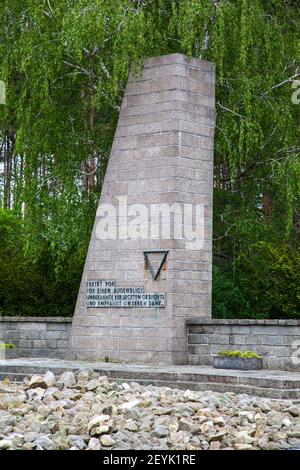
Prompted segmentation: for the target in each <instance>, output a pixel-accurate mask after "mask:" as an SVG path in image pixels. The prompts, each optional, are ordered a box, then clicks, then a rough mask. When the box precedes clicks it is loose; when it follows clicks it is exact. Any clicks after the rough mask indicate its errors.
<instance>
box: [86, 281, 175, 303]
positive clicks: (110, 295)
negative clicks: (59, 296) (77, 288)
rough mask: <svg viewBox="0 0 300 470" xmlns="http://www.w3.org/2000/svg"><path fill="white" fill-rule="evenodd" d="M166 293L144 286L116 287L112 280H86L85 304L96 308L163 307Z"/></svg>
mask: <svg viewBox="0 0 300 470" xmlns="http://www.w3.org/2000/svg"><path fill="white" fill-rule="evenodd" d="M165 305H166V294H162V293H160V292H154V293H148V292H145V290H144V287H117V286H116V284H115V281H113V280H100V281H86V306H87V307H89V308H91V307H94V308H95V307H96V308H110V307H119V308H129V307H130V308H155V307H156V308H157V307H158V308H164V307H165Z"/></svg>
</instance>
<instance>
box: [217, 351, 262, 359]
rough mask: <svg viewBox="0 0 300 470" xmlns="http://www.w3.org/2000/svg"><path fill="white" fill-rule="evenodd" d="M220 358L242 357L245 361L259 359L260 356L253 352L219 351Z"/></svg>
mask: <svg viewBox="0 0 300 470" xmlns="http://www.w3.org/2000/svg"><path fill="white" fill-rule="evenodd" d="M218 356H220V357H243V358H247V359H261V356H260V355H259V354H257V353H256V352H253V351H239V350H236V351H220V352H218Z"/></svg>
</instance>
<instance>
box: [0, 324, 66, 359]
mask: <svg viewBox="0 0 300 470" xmlns="http://www.w3.org/2000/svg"><path fill="white" fill-rule="evenodd" d="M71 322H72V318H64V317H0V341H4V342H5V343H13V344H15V345H16V348H15V349H10V350H7V351H6V356H7V357H10V358H14V357H50V358H51V357H52V358H59V359H60V358H62V359H63V358H64V357H65V354H66V349H67V347H68V341H69V334H70V329H71Z"/></svg>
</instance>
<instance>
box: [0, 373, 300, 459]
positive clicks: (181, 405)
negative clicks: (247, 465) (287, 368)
mask: <svg viewBox="0 0 300 470" xmlns="http://www.w3.org/2000/svg"><path fill="white" fill-rule="evenodd" d="M298 446H300V404H299V403H298V404H297V403H293V402H292V401H287V400H271V399H266V398H258V397H252V396H248V395H236V394H234V393H229V392H228V393H214V392H211V391H205V392H196V391H190V390H185V391H184V390H177V389H170V388H167V387H154V386H152V385H147V386H146V385H140V384H138V383H135V382H131V383H123V384H118V383H116V382H112V381H109V380H108V378H107V377H106V376H99V374H97V373H95V372H94V371H92V370H88V369H86V370H80V371H78V372H76V373H75V374H74V373H73V372H71V371H68V372H64V373H63V374H62V375H61V376H60V377H59V378H57V379H56V378H55V376H54V375H53V373H52V372H50V371H49V372H47V373H46V374H45V375H44V376H37V375H34V376H32V377H31V378H30V379H25V380H24V383H22V384H12V383H10V382H9V381H8V380H4V381H3V382H0V449H1V450H4V449H28V450H34V449H36V450H42V449H46V450H52V449H53V450H54V449H70V450H84V449H86V450H100V449H106V450H108V449H116V450H117V449H119V450H126V449H145V450H149V449H161V450H169V449H170V450H197V449H237V450H244V449H245V450H248V449H249V450H252V449H253V450H255V449H258V450H259V449H263V450H269V449H271V450H273V449H288V448H291V447H294V448H295V447H298Z"/></svg>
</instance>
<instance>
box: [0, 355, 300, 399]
mask: <svg viewBox="0 0 300 470" xmlns="http://www.w3.org/2000/svg"><path fill="white" fill-rule="evenodd" d="M86 368H90V369H94V370H96V371H98V372H99V373H100V374H101V375H107V376H108V377H109V378H111V379H114V380H127V381H128V380H131V381H136V382H139V383H152V384H155V385H166V386H170V387H177V388H186V389H187V388H189V389H192V390H212V391H232V392H235V393H247V394H249V395H257V396H265V397H269V398H287V399H294V400H300V372H298V371H295V372H293V371H279V370H261V371H241V370H238V371H237V370H224V369H213V367H210V366H191V365H172V366H153V365H138V364H114V363H104V362H83V361H66V360H60V359H45V358H43V359H30V358H23V359H7V360H1V361H0V379H3V378H4V377H6V376H7V377H9V378H11V379H12V380H17V381H18V380H20V381H21V380H22V379H23V378H24V377H25V376H28V375H32V374H40V373H45V372H46V371H47V370H52V371H53V372H54V373H55V374H60V373H62V372H63V371H65V370H73V371H75V370H78V369H86Z"/></svg>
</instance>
